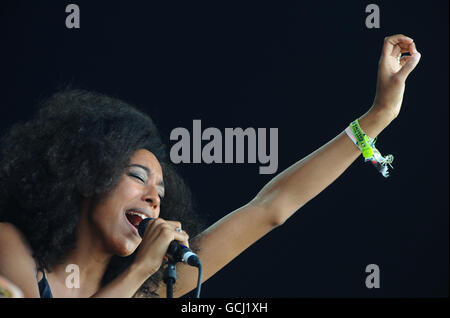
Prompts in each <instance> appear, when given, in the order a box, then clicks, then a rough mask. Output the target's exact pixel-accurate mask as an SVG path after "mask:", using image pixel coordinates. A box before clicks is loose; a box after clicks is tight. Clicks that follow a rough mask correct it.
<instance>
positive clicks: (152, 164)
mask: <svg viewBox="0 0 450 318" xmlns="http://www.w3.org/2000/svg"><path fill="white" fill-rule="evenodd" d="M130 164H138V165H141V166H145V167H147V168H149V169H150V170H151V171H152V173H156V174H158V175H159V176H161V177H162V169H161V165H160V164H159V161H158V159H157V158H156V156H155V155H154V154H153V153H151V152H150V151H148V150H146V149H139V150H138V151H136V152H135V153H134V154H133V155H132V156H131V158H130Z"/></svg>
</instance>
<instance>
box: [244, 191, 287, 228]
mask: <svg viewBox="0 0 450 318" xmlns="http://www.w3.org/2000/svg"><path fill="white" fill-rule="evenodd" d="M250 204H251V205H252V206H253V207H254V208H256V209H257V210H259V213H261V214H262V215H264V216H265V219H266V220H267V224H268V225H269V226H270V227H271V228H276V227H279V226H281V225H283V224H284V223H285V222H286V220H287V217H286V216H285V215H286V213H284V212H283V209H282V208H281V207H280V206H277V205H276V204H273V202H270V201H269V200H267V199H261V198H258V197H256V198H254V199H253V200H252V201H251V202H250Z"/></svg>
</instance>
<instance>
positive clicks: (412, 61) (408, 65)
mask: <svg viewBox="0 0 450 318" xmlns="http://www.w3.org/2000/svg"><path fill="white" fill-rule="evenodd" d="M420 58H421V54H420V53H419V52H417V53H414V54H413V55H411V56H407V57H405V58H404V62H403V64H402V68H401V69H400V70H399V71H398V73H397V76H398V77H399V78H400V79H402V80H403V81H405V80H406V78H407V77H408V75H409V74H410V73H411V72H412V71H413V70H414V69H415V68H416V66H417V64H418V63H419V61H420Z"/></svg>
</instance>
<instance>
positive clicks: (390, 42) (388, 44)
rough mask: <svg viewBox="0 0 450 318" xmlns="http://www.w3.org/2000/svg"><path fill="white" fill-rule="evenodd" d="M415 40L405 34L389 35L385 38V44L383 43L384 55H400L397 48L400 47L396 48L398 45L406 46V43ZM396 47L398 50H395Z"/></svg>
mask: <svg viewBox="0 0 450 318" xmlns="http://www.w3.org/2000/svg"><path fill="white" fill-rule="evenodd" d="M413 41H414V40H413V39H411V38H410V37H407V36H405V35H403V34H396V35H392V36H388V37H385V38H384V45H383V55H392V54H397V55H394V56H398V53H397V50H398V49H399V48H396V47H397V46H405V45H406V44H408V45H409V44H410V43H411V42H413ZM394 49H395V50H396V51H395V52H394Z"/></svg>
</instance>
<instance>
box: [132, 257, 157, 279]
mask: <svg viewBox="0 0 450 318" xmlns="http://www.w3.org/2000/svg"><path fill="white" fill-rule="evenodd" d="M128 269H129V271H130V272H132V273H133V275H136V276H137V277H140V278H142V279H144V280H146V279H147V278H149V277H150V276H152V275H153V274H155V273H156V272H157V271H158V269H159V268H157V266H156V265H155V266H149V264H148V263H145V262H136V261H135V262H133V263H132V264H131V265H130V266H129V267H128Z"/></svg>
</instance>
